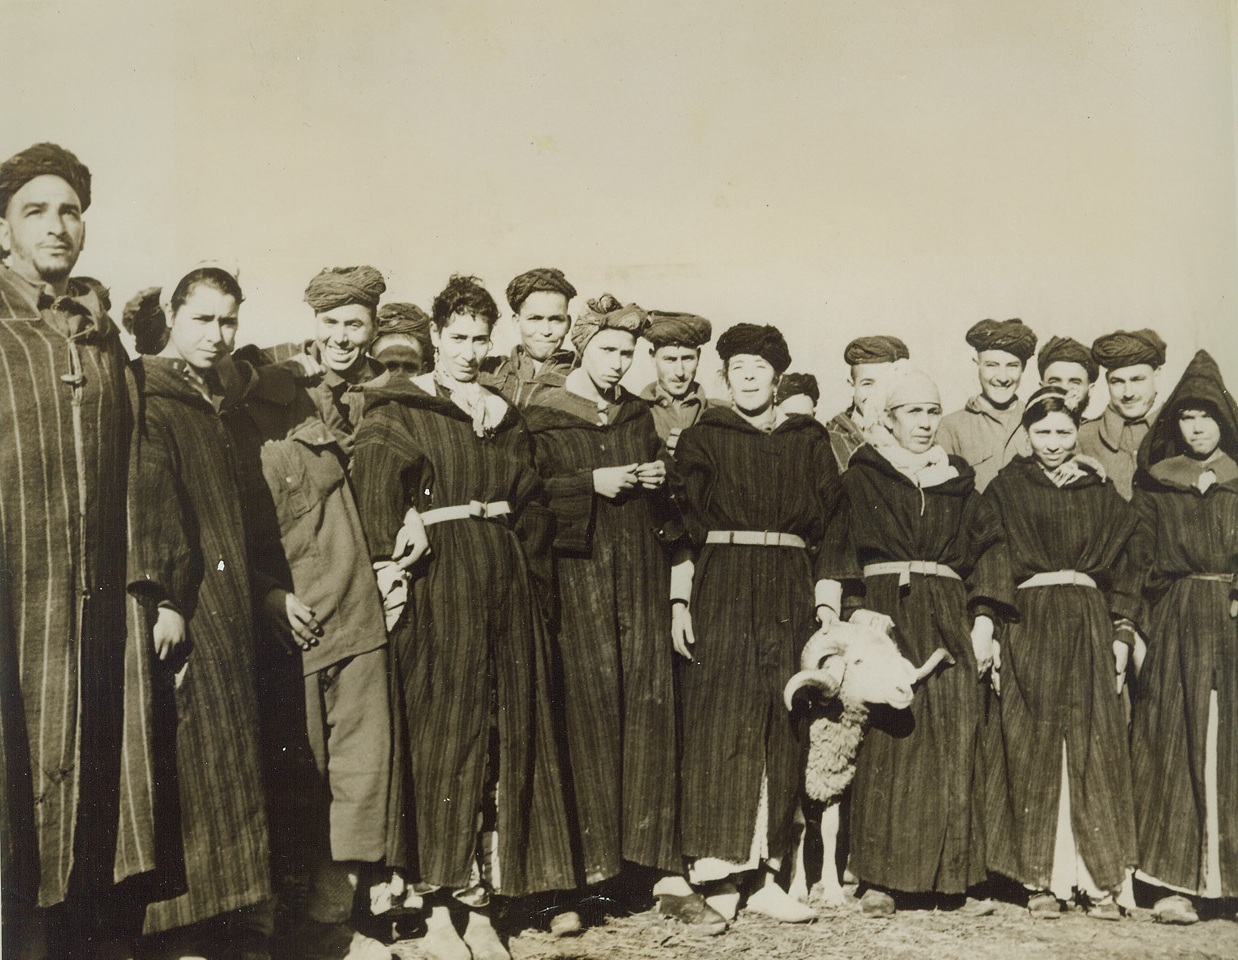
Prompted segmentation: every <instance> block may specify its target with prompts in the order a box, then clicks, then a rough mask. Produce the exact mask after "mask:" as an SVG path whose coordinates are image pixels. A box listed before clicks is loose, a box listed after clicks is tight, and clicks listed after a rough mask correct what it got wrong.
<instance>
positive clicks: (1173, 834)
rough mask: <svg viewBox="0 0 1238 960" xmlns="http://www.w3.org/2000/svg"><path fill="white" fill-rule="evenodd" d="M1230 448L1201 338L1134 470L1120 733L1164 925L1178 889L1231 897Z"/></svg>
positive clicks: (1142, 850) (1143, 869) (1183, 909)
mask: <svg viewBox="0 0 1238 960" xmlns="http://www.w3.org/2000/svg"><path fill="white" fill-rule="evenodd" d="M1236 459H1238V405H1235V403H1234V399H1233V397H1231V396H1230V394H1229V393H1228V391H1226V389H1225V384H1224V382H1223V381H1222V380H1221V372H1220V370H1219V369H1218V368H1217V365H1216V362H1215V361H1214V360H1213V359H1212V357H1210V356H1209V355H1208V354H1207V353H1205V352H1204V351H1202V350H1201V351H1200V352H1199V353H1197V354H1196V355H1195V358H1194V359H1193V360H1192V361H1191V363H1190V365H1189V366H1188V367H1187V369H1186V372H1185V373H1184V374H1183V376H1182V380H1181V382H1180V383H1179V384H1178V386H1177V387H1175V388H1174V392H1173V393H1172V394H1171V395H1170V397H1169V400H1168V401H1167V402H1166V403H1165V406H1164V407H1163V408H1162V411H1161V414H1160V416H1159V417H1158V418H1157V420H1156V422H1155V423H1154V424H1153V426H1152V429H1151V431H1150V432H1149V433H1148V436H1147V437H1146V438H1145V439H1144V442H1143V446H1142V447H1141V449H1140V469H1139V471H1138V472H1137V473H1136V476H1135V498H1134V505H1135V510H1136V512H1137V513H1138V514H1139V531H1138V533H1137V535H1136V543H1137V545H1138V550H1137V555H1138V557H1139V564H1138V565H1139V569H1141V570H1147V571H1148V579H1147V581H1146V585H1145V596H1146V598H1147V600H1148V603H1149V605H1150V607H1151V616H1150V617H1149V618H1147V620H1146V623H1145V626H1146V629H1147V634H1148V637H1149V640H1148V652H1147V658H1146V660H1145V662H1144V663H1143V664H1142V666H1141V668H1140V669H1139V697H1138V699H1137V700H1136V701H1135V709H1134V716H1133V718H1132V739H1131V762H1132V767H1133V772H1134V780H1135V819H1136V823H1137V824H1138V828H1139V865H1140V873H1141V875H1142V876H1143V878H1144V879H1147V880H1149V881H1151V882H1153V883H1156V884H1157V885H1159V886H1161V887H1162V888H1165V889H1166V894H1167V895H1166V896H1164V897H1162V899H1161V900H1160V901H1159V902H1158V903H1157V904H1156V908H1155V913H1156V916H1157V917H1158V918H1159V919H1161V920H1163V921H1168V922H1174V923H1192V922H1194V921H1195V920H1196V919H1197V918H1198V915H1197V913H1196V911H1195V908H1194V906H1193V905H1192V903H1191V901H1190V900H1189V899H1187V897H1186V896H1183V894H1189V895H1190V896H1195V897H1203V898H1208V899H1216V898H1220V897H1238V716H1236V715H1235V712H1236V711H1238V626H1236V625H1235V624H1236V623H1238V621H1236V620H1235V617H1236V616H1238V594H1236V593H1235V584H1238V464H1236V463H1235V460H1236ZM1136 666H1137V667H1140V665H1139V664H1137V665H1136ZM1170 891H1177V895H1173V894H1171V893H1170Z"/></svg>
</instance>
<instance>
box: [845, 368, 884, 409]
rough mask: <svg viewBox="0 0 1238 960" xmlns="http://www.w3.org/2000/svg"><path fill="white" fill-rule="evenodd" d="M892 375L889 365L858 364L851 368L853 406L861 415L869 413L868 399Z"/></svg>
mask: <svg viewBox="0 0 1238 960" xmlns="http://www.w3.org/2000/svg"><path fill="white" fill-rule="evenodd" d="M889 373H890V364H888V363H856V364H852V366H851V381H850V382H851V404H852V406H854V407H855V408H856V410H858V411H859V412H860V413H867V412H868V398H869V397H871V396H872V395H873V391H874V390H876V389H877V387H878V386H879V385H880V384H881V381H882V379H883V378H884V377H886V376H888V375H889Z"/></svg>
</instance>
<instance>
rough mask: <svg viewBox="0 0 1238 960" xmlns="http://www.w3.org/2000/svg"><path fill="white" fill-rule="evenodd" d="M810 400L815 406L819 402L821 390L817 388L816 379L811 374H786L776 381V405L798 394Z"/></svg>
mask: <svg viewBox="0 0 1238 960" xmlns="http://www.w3.org/2000/svg"><path fill="white" fill-rule="evenodd" d="M801 393H802V394H803V395H804V396H806V397H808V398H810V399H811V400H812V402H813V405H814V406H815V405H816V404H817V403H819V402H820V400H821V388H820V387H818V386H817V378H816V377H814V376H813V375H812V374H811V373H788V374H787V375H786V376H784V377H783V378H782V379H781V380H779V381H778V395H777V396H776V397H775V398H774V400H775V402H776V403H782V402H783V401H784V400H787V399H789V398H791V397H794V396H798V395H799V394H801Z"/></svg>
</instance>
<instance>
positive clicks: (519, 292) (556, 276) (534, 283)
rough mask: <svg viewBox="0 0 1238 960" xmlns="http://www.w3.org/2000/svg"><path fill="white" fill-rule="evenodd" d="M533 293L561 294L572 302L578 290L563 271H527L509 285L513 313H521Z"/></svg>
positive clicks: (554, 269) (546, 269) (508, 290)
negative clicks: (522, 307)
mask: <svg viewBox="0 0 1238 960" xmlns="http://www.w3.org/2000/svg"><path fill="white" fill-rule="evenodd" d="M532 293H561V294H563V296H564V297H565V298H566V299H568V300H571V299H572V297H574V296H576V288H575V287H573V286H572V285H571V284H570V283H568V280H567V277H565V276H564V275H563V271H562V270H560V269H558V268H557V267H538V268H537V269H536V270H526V271H525V272H524V273H522V274H521V275H520V276H518V277H516V278H514V279H513V280H512V282H511V283H509V284H508V285H507V303H508V305H509V306H510V307H511V308H512V312H513V313H519V312H520V307H521V305H522V304H523V303H524V302H525V301H526V300H528V299H529V294H532Z"/></svg>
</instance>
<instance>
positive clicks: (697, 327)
mask: <svg viewBox="0 0 1238 960" xmlns="http://www.w3.org/2000/svg"><path fill="white" fill-rule="evenodd" d="M712 333H713V326H712V325H711V324H710V322H709V321H708V320H706V319H705V318H704V317H698V316H696V315H695V314H691V313H667V312H666V311H664V310H650V311H649V327H648V328H647V329H646V330H645V339H646V340H648V341H649V342H650V343H651V344H652V345H653V348H654V349H655V350H656V349H658V347H668V346H671V345H672V344H674V345H675V346H684V347H702V346H704V345H705V344H707V343H709V337H710V335H711V334H712Z"/></svg>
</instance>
